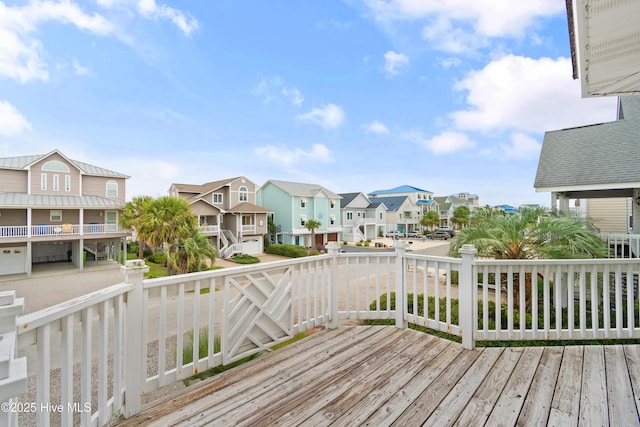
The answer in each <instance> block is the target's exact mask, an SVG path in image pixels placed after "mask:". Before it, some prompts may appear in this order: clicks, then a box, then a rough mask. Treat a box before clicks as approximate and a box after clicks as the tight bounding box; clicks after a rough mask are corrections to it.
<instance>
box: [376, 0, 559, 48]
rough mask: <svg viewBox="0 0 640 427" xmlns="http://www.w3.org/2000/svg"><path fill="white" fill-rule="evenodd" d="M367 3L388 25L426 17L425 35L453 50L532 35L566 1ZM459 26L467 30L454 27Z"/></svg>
mask: <svg viewBox="0 0 640 427" xmlns="http://www.w3.org/2000/svg"><path fill="white" fill-rule="evenodd" d="M365 4H366V5H367V6H368V7H369V8H370V9H371V10H372V11H373V13H374V15H375V18H376V20H378V21H380V22H383V23H385V24H386V25H388V24H390V23H392V22H394V21H408V20H410V21H425V22H426V23H425V27H424V34H423V35H424V37H425V38H426V39H428V40H430V41H431V42H434V43H435V45H434V47H436V48H438V49H441V50H445V51H451V52H462V51H466V50H470V49H471V48H473V47H474V46H475V47H476V48H477V47H480V46H483V45H485V43H486V39H490V38H496V37H514V38H520V37H523V36H524V35H529V34H531V33H532V31H531V29H532V28H533V27H534V26H535V24H536V22H537V21H538V20H539V19H541V18H547V17H550V16H554V15H556V14H560V13H563V12H564V2H561V1H557V0H537V1H513V0H492V1H477V0H388V1H387V0H365ZM452 23H455V25H453V26H452ZM460 27H464V28H465V31H464V32H462V31H460V30H453V28H460Z"/></svg>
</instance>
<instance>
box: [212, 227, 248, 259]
mask: <svg viewBox="0 0 640 427" xmlns="http://www.w3.org/2000/svg"><path fill="white" fill-rule="evenodd" d="M220 240H221V241H222V247H221V248H220V251H219V253H218V256H219V257H220V258H222V259H228V258H231V257H232V256H234V255H237V254H241V253H242V244H241V243H238V239H236V236H234V235H233V233H232V232H231V230H222V232H221V233H220Z"/></svg>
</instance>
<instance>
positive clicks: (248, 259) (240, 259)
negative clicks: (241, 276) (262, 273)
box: [232, 254, 260, 264]
mask: <svg viewBox="0 0 640 427" xmlns="http://www.w3.org/2000/svg"><path fill="white" fill-rule="evenodd" d="M232 261H233V262H235V263H237V264H257V263H259V262H260V259H258V258H256V257H254V256H251V255H247V254H241V255H236V256H234V257H233V258H232Z"/></svg>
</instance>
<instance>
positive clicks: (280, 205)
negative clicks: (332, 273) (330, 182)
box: [257, 180, 342, 247]
mask: <svg viewBox="0 0 640 427" xmlns="http://www.w3.org/2000/svg"><path fill="white" fill-rule="evenodd" d="M340 199H341V197H340V196H339V195H337V194H336V193H334V192H333V191H330V190H327V189H326V188H324V187H322V186H321V185H318V184H304V183H299V182H288V181H276V180H269V181H267V182H266V183H265V184H264V185H263V186H262V187H261V188H260V189H259V190H258V193H257V204H258V205H259V206H262V207H263V208H265V209H267V210H268V211H270V212H273V221H274V224H275V226H276V236H275V241H274V243H288V244H294V245H299V246H305V247H311V246H322V247H323V246H324V245H326V244H327V242H338V241H340V240H341V237H342V223H341V220H340ZM309 220H316V221H319V222H320V227H319V228H317V229H316V230H315V234H316V237H315V238H316V241H315V242H313V244H312V242H311V232H310V231H309V230H308V229H307V228H306V223H307V221H309Z"/></svg>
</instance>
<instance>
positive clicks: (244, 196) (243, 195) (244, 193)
mask: <svg viewBox="0 0 640 427" xmlns="http://www.w3.org/2000/svg"><path fill="white" fill-rule="evenodd" d="M238 201H239V202H248V201H249V189H248V188H247V187H245V186H244V185H243V186H242V187H240V188H238Z"/></svg>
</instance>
